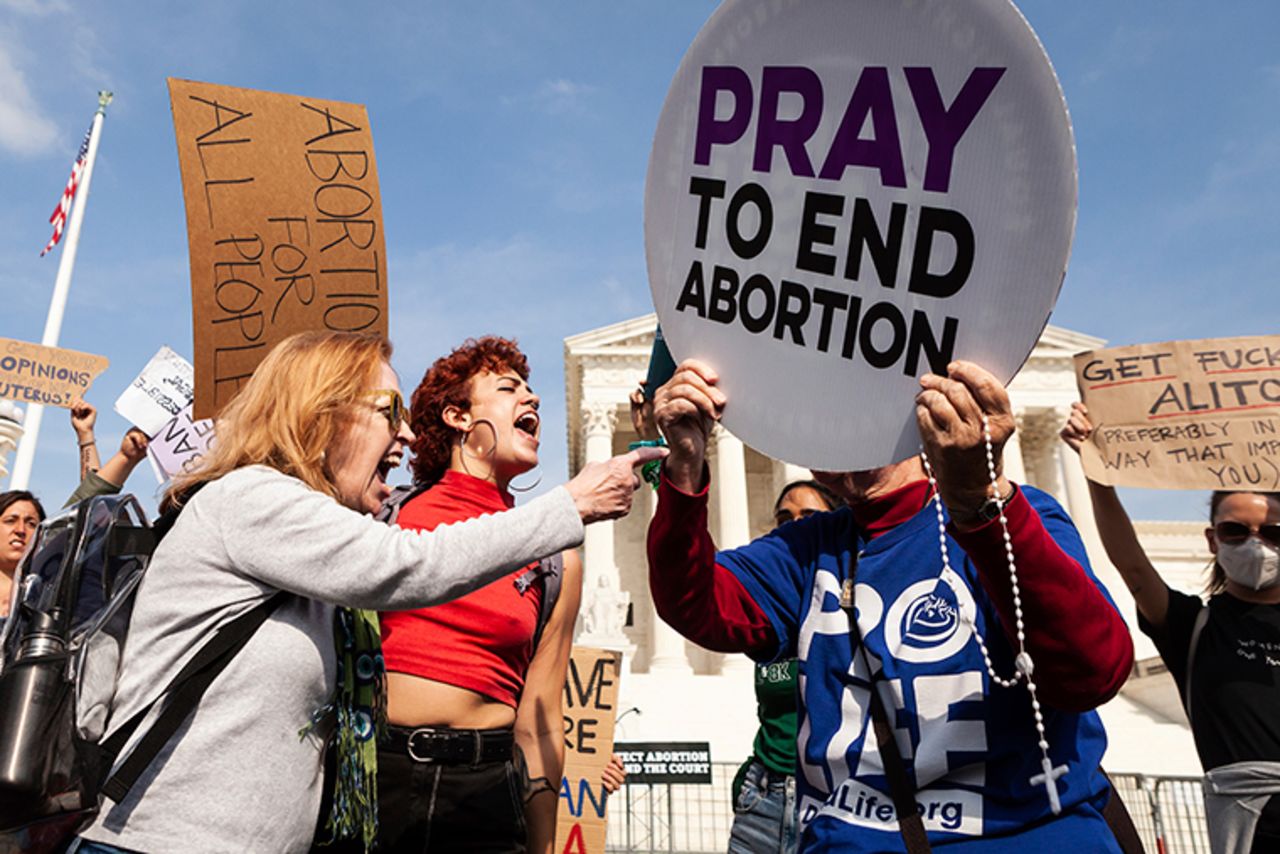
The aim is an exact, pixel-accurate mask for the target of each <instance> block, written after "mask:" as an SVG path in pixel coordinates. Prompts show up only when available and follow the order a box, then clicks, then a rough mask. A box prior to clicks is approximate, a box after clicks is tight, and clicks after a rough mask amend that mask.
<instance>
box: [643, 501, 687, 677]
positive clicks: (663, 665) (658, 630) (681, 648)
mask: <svg viewBox="0 0 1280 854" xmlns="http://www.w3.org/2000/svg"><path fill="white" fill-rule="evenodd" d="M641 490H642V491H643V492H644V493H645V498H644V502H645V504H644V510H645V512H647V514H648V518H650V519H652V518H653V514H654V512H655V511H656V510H657V507H658V493H657V492H655V491H654V490H653V489H651V488H650V487H649V486H648V485H647V484H646V485H645V486H643V487H641ZM637 503H638V502H637ZM637 509H640V508H637ZM649 601H650V604H649V611H650V613H649V618H650V621H651V623H652V626H653V628H652V631H651V632H650V640H651V641H652V642H653V646H652V647H651V651H650V655H649V672H650V673H653V672H661V673H692V672H693V668H692V667H691V666H690V665H689V656H688V654H687V652H686V650H685V640H684V638H683V637H682V636H681V635H680V633H679V632H677V631H676V630H675V629H673V628H671V627H670V626H668V625H667V624H666V623H665V622H663V620H662V618H661V617H659V616H658V610H657V608H655V607H654V606H653V599H652V596H651V597H650V600H649Z"/></svg>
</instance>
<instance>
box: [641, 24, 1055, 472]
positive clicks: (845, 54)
mask: <svg viewBox="0 0 1280 854" xmlns="http://www.w3.org/2000/svg"><path fill="white" fill-rule="evenodd" d="M1075 206H1076V166H1075V148H1074V145H1073V143H1072V137H1071V125H1070V121H1069V120H1068V118H1067V111H1066V105H1065V103H1064V101H1063V97H1062V91H1061V89H1060V88H1059V86H1058V81H1057V78H1056V77H1055V76H1054V73H1053V69H1052V67H1051V66H1050V65H1049V60H1048V58H1047V57H1046V56H1045V53H1044V50H1043V49H1042V48H1041V46H1040V42H1039V41H1038V40H1037V38H1036V36H1035V34H1034V33H1033V32H1032V31H1031V28H1030V27H1029V26H1028V25H1027V22H1026V21H1025V20H1024V19H1023V17H1022V15H1021V14H1020V13H1019V12H1018V10H1017V9H1016V8H1015V7H1014V6H1013V5H1012V4H1011V3H1010V2H1008V0H966V2H964V3H957V2H954V0H917V1H916V2H893V3H885V2H882V0H805V2H796V0H779V2H769V3H763V2H757V0H726V2H725V3H724V4H723V5H722V6H721V7H720V8H719V9H718V10H717V11H716V13H715V14H714V15H713V16H712V17H711V19H710V20H709V21H708V22H707V24H706V26H704V27H703V29H702V31H701V32H700V33H699V34H698V37H697V39H695V41H694V43H693V46H692V47H690V49H689V52H688V53H687V54H686V55H685V57H684V60H683V61H682V62H681V64H680V68H679V70H678V71H677V72H676V76H675V79H674V80H673V81H672V83H671V89H670V91H669V92H668V94H667V100H666V103H665V105H664V106H663V109H662V116H661V118H660V120H659V122H658V129H657V133H656V135H655V138H654V144H653V152H652V154H651V155H650V160H649V174H648V179H647V183H646V187H645V249H646V254H647V259H648V266H649V282H650V287H651V288H652V291H653V299H654V304H655V305H656V307H657V311H658V318H659V321H660V322H661V324H662V331H663V334H664V335H665V337H666V339H667V342H668V343H669V345H670V347H671V350H672V353H673V354H674V356H675V357H676V359H677V360H681V359H686V358H691V357H693V358H699V359H702V360H704V361H706V362H708V363H710V364H711V365H712V366H714V367H715V368H716V370H717V371H718V372H719V373H720V377H721V388H723V389H724V391H725V393H726V394H727V395H728V398H729V405H728V407H727V409H726V411H725V416H724V421H725V426H726V427H728V428H729V430H731V431H732V432H733V433H735V434H736V435H737V436H738V437H740V438H741V439H743V440H744V441H745V442H747V443H748V444H750V445H752V446H754V447H755V448H757V449H759V450H760V451H763V452H764V453H767V454H769V455H771V456H775V457H779V458H781V459H785V460H787V461H789V462H793V463H797V464H800V465H805V466H809V467H811V468H820V469H827V470H850V469H855V470H856V469H867V468H873V467H876V466H880V465H885V464H887V463H890V462H894V461H897V460H901V459H905V458H907V457H909V456H911V455H912V454H913V453H914V452H915V451H916V449H917V447H918V445H919V435H918V432H917V429H916V425H915V406H914V403H913V399H914V397H915V394H916V393H917V391H918V390H919V383H918V381H917V378H918V377H919V376H920V375H922V374H924V373H926V372H928V371H931V370H932V371H934V372H944V371H945V367H946V364H947V363H948V362H949V361H950V360H952V359H969V360H972V361H974V362H977V363H978V364H980V365H982V366H984V367H985V368H987V369H988V370H990V371H991V372H992V373H994V374H995V375H996V376H997V377H999V379H1000V380H1001V381H1003V382H1007V381H1008V380H1010V379H1011V378H1012V377H1013V375H1014V374H1015V373H1016V372H1017V370H1018V368H1019V367H1020V366H1021V365H1022V363H1023V362H1024V361H1025V360H1026V358H1027V356H1028V355H1029V354H1030V352H1031V349H1032V347H1034V346H1035V342H1036V339H1037V338H1038V337H1039V335H1040V332H1041V330H1042V329H1043V328H1044V325H1045V323H1046V322H1047V320H1048V318H1049V313H1050V312H1051V311H1052V309H1053V304H1054V301H1055V300H1056V299H1057V295H1058V290H1059V288H1060V287H1061V284H1062V277H1063V275H1064V274H1065V272H1066V266H1067V256H1068V254H1069V253H1070V248H1071V235H1072V231H1073V229H1074V226H1075Z"/></svg>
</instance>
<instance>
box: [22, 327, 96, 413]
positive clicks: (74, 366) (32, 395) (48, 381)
mask: <svg viewBox="0 0 1280 854" xmlns="http://www.w3.org/2000/svg"><path fill="white" fill-rule="evenodd" d="M108 364H110V362H109V361H108V359H107V357H106V356H94V355H92V354H90V353H80V352H78V351H76V350H63V349H61V348H58V347H45V346H43V345H41V344H29V343H27V342H26V341H14V340H13V339H10V338H0V397H3V398H8V399H9V400H17V401H20V402H22V403H40V404H44V405H45V406H61V407H63V408H64V409H69V408H71V401H73V400H75V399H76V398H77V397H84V395H85V392H87V391H88V390H89V386H91V385H93V381H94V380H95V379H97V377H98V375H99V374H101V373H102V372H103V371H105V370H106V369H107V365H108Z"/></svg>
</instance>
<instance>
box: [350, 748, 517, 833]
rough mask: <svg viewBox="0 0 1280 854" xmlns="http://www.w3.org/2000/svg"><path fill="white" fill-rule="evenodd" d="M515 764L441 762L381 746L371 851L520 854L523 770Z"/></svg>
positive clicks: (514, 762) (509, 760) (515, 762)
mask: <svg viewBox="0 0 1280 854" xmlns="http://www.w3.org/2000/svg"><path fill="white" fill-rule="evenodd" d="M517 755H518V754H517ZM516 765H517V761H516V760H511V759H508V760H506V761H503V762H488V763H483V764H480V765H440V764H435V763H425V762H416V761H414V760H413V759H411V758H409V757H408V756H407V755H405V754H404V753H403V752H399V751H397V752H391V751H389V750H379V751H378V845H377V848H376V849H375V850H376V851H378V852H379V854H381V853H382V852H394V854H428V852H430V854H446V852H455V851H456V852H485V854H523V852H524V851H525V849H526V836H525V822H524V801H523V797H522V792H523V779H522V777H523V774H522V772H521V771H520V769H519V768H517V767H516Z"/></svg>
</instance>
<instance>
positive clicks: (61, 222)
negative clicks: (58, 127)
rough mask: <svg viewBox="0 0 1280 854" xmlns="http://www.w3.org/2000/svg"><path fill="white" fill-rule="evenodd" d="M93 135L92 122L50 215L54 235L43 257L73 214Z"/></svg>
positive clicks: (42, 253)
mask: <svg viewBox="0 0 1280 854" xmlns="http://www.w3.org/2000/svg"><path fill="white" fill-rule="evenodd" d="M92 135H93V125H92V124H90V125H89V130H88V131H86V132H85V135H84V142H82V143H80V151H79V152H77V153H76V162H75V163H73V164H71V177H70V178H68V179H67V186H66V189H64V190H63V191H62V198H61V199H59V200H58V206H57V207H56V208H54V209H53V215H52V216H50V217H49V222H51V223H53V237H50V238H49V243H48V245H46V246H45V247H44V249H42V250H41V251H40V257H41V258H43V257H44V256H45V255H47V254H48V253H49V250H50V249H52V248H53V247H54V246H56V245H58V241H59V240H61V239H62V229H63V228H65V227H66V224H67V217H68V216H70V215H71V202H72V200H74V199H75V197H76V187H78V186H79V185H80V173H81V172H83V171H84V161H85V158H86V157H88V156H89V137H91V136H92Z"/></svg>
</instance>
